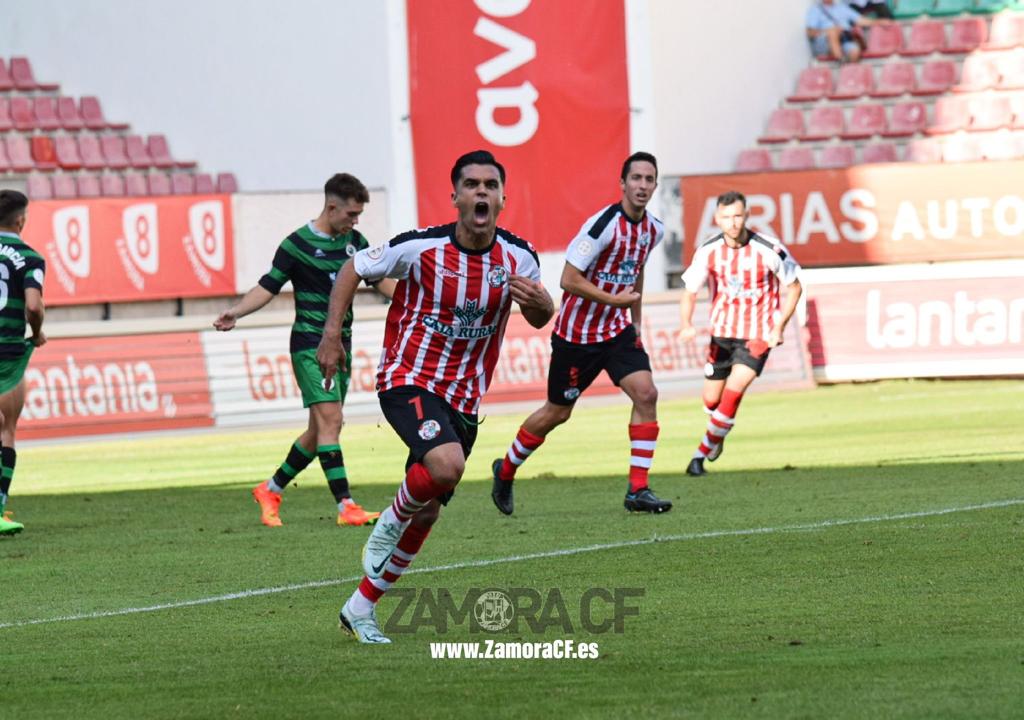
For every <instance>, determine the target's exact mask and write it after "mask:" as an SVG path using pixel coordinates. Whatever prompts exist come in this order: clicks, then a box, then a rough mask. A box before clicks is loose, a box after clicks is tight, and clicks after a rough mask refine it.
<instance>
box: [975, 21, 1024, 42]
mask: <svg viewBox="0 0 1024 720" xmlns="http://www.w3.org/2000/svg"><path fill="white" fill-rule="evenodd" d="M1021 45H1024V14H1018V13H999V14H998V15H993V16H992V27H990V28H989V31H988V42H986V43H985V44H984V45H983V46H982V47H983V48H984V49H985V50H1007V49H1009V48H1014V47H1020V46H1021Z"/></svg>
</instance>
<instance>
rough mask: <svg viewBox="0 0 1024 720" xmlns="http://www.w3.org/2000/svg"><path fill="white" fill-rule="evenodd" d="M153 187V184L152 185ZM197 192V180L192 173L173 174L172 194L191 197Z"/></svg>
mask: <svg viewBox="0 0 1024 720" xmlns="http://www.w3.org/2000/svg"><path fill="white" fill-rule="evenodd" d="M150 186H152V183H150ZM195 191H196V180H195V176H194V175H192V173H183V172H176V173H171V194H172V195H191V194H193V193H194V192H195Z"/></svg>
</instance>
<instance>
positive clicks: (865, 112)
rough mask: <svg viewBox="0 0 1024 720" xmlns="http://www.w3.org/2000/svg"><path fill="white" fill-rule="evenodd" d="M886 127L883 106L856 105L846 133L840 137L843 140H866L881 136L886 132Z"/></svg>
mask: <svg viewBox="0 0 1024 720" xmlns="http://www.w3.org/2000/svg"><path fill="white" fill-rule="evenodd" d="M887 125H888V123H887V121H886V118H885V106H884V105H857V106H855V107H854V108H853V113H852V114H851V115H850V122H849V123H848V124H847V125H846V132H844V133H843V134H842V135H841V137H842V138H843V139H844V140H861V139H866V138H869V137H872V136H873V135H881V134H882V133H884V132H885V131H886V127H887Z"/></svg>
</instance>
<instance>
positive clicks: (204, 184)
mask: <svg viewBox="0 0 1024 720" xmlns="http://www.w3.org/2000/svg"><path fill="white" fill-rule="evenodd" d="M745 152H749V151H745ZM760 152H763V153H765V154H767V153H768V151H767V150H761V151H760ZM742 157H743V154H742V153H740V158H741V159H742ZM768 163H769V167H768V168H767V169H768V170H771V156H770V155H769V156H768ZM736 170H737V171H739V172H753V171H752V170H742V169H740V168H739V167H737V168H736ZM214 192H216V188H215V187H214V185H213V176H212V175H210V173H196V195H212V194H213V193H214Z"/></svg>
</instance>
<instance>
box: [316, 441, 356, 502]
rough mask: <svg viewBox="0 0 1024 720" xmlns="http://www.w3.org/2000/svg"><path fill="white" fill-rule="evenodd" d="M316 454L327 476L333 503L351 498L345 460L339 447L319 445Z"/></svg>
mask: <svg viewBox="0 0 1024 720" xmlns="http://www.w3.org/2000/svg"><path fill="white" fill-rule="evenodd" d="M316 451H317V454H318V455H319V456H320V467H322V468H323V470H324V475H326V476H327V485H328V487H330V488H331V494H332V495H334V501H335V502H341V501H342V500H344V499H345V498H347V497H352V496H351V494H350V493H349V491H348V472H347V471H346V470H345V458H344V457H343V456H342V454H341V445H319V446H317V449H316Z"/></svg>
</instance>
